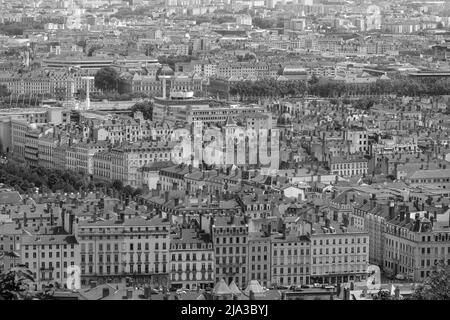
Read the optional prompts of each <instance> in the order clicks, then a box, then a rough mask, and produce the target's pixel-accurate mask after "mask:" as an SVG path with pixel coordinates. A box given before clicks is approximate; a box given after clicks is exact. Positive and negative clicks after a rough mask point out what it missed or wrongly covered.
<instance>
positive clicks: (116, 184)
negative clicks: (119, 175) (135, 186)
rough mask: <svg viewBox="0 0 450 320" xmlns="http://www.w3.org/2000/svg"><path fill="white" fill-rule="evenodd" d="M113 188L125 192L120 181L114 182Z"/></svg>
mask: <svg viewBox="0 0 450 320" xmlns="http://www.w3.org/2000/svg"><path fill="white" fill-rule="evenodd" d="M112 187H113V188H114V189H116V190H117V191H122V190H123V182H122V181H120V180H114V181H113V183H112Z"/></svg>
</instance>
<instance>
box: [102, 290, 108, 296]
mask: <svg viewBox="0 0 450 320" xmlns="http://www.w3.org/2000/svg"><path fill="white" fill-rule="evenodd" d="M107 296H109V288H103V290H102V298H106V297H107Z"/></svg>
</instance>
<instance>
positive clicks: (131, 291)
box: [127, 290, 133, 299]
mask: <svg viewBox="0 0 450 320" xmlns="http://www.w3.org/2000/svg"><path fill="white" fill-rule="evenodd" d="M127 299H133V290H127Z"/></svg>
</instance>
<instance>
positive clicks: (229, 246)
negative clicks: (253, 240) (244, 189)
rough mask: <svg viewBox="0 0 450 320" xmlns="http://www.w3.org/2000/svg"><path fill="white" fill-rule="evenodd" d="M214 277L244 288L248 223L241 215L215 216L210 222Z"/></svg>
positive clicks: (245, 282) (246, 279)
mask: <svg viewBox="0 0 450 320" xmlns="http://www.w3.org/2000/svg"><path fill="white" fill-rule="evenodd" d="M211 229H212V232H211V235H212V239H213V244H214V250H215V259H216V272H215V275H216V279H215V282H217V281H219V280H220V279H222V278H223V279H225V282H227V283H231V281H233V280H234V282H235V283H236V285H237V286H238V287H240V288H244V287H245V286H247V284H248V278H247V250H248V225H247V223H246V222H245V220H244V218H243V217H239V216H231V217H217V218H215V219H214V221H213V222H212V223H211Z"/></svg>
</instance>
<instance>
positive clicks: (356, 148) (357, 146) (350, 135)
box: [345, 128, 369, 154]
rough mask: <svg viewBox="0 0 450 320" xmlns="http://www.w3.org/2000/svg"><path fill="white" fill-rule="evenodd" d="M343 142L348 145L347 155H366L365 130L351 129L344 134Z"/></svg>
mask: <svg viewBox="0 0 450 320" xmlns="http://www.w3.org/2000/svg"><path fill="white" fill-rule="evenodd" d="M345 140H346V141H347V143H349V150H348V151H349V153H350V154H354V153H368V152H369V135H368V132H367V131H366V130H362V129H357V128H352V129H348V130H347V131H346V133H345Z"/></svg>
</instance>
